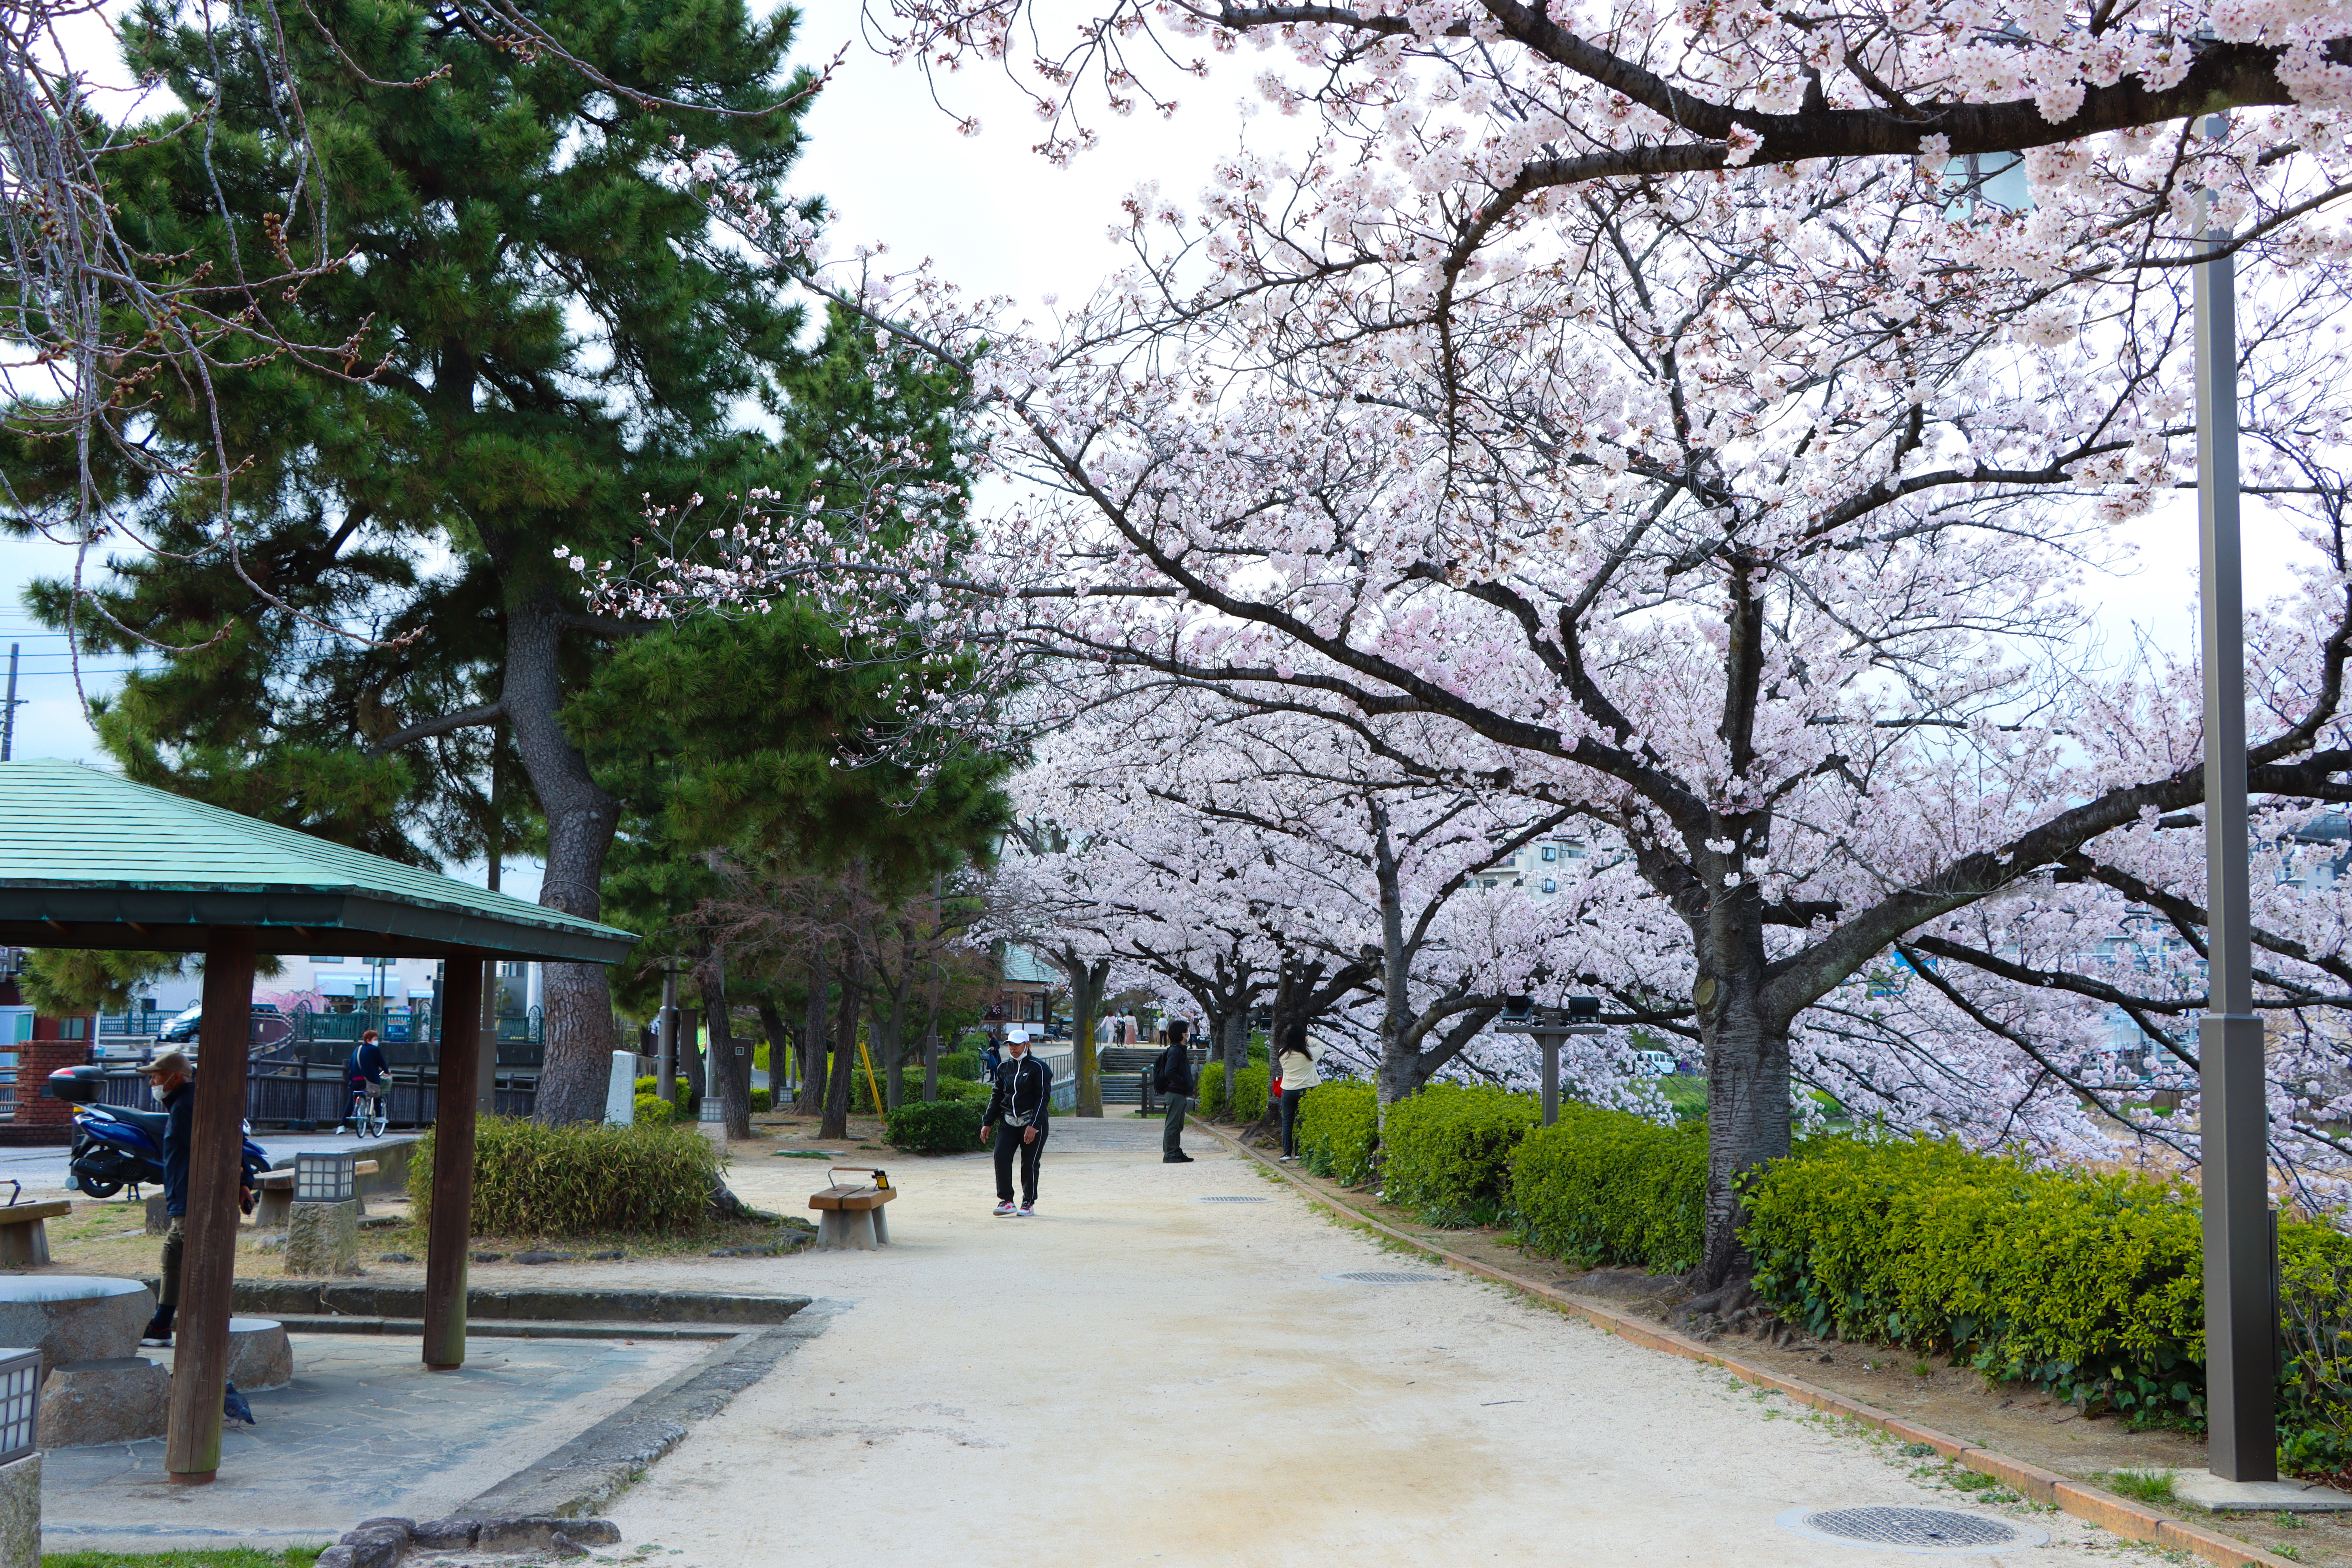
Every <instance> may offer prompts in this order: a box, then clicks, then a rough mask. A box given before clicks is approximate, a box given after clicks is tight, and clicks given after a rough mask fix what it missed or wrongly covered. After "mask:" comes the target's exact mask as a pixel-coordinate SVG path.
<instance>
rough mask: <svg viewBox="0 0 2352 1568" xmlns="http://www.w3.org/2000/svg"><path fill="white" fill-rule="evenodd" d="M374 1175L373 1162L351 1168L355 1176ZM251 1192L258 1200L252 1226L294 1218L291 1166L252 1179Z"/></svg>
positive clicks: (285, 1221) (360, 1163) (364, 1161)
mask: <svg viewBox="0 0 2352 1568" xmlns="http://www.w3.org/2000/svg"><path fill="white" fill-rule="evenodd" d="M375 1173H376V1163H375V1162H374V1161H373V1160H362V1161H361V1162H359V1163H357V1164H355V1165H353V1166H352V1174H353V1175H357V1176H373V1175H374V1174H375ZM253 1192H254V1196H255V1197H256V1198H257V1199H258V1200H259V1201H258V1202H257V1204H256V1205H254V1210H253V1223H254V1224H256V1225H284V1224H286V1223H287V1222H288V1221H289V1220H290V1219H292V1218H293V1217H294V1167H293V1166H291V1165H289V1166H287V1167H286V1168H285V1169H283V1170H278V1171H264V1172H262V1173H261V1174H259V1175H257V1176H256V1177H254V1178H253ZM361 1212H362V1214H364V1213H365V1212H366V1207H365V1205H362V1207H361Z"/></svg>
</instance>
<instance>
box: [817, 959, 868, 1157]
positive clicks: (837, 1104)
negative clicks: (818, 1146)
mask: <svg viewBox="0 0 2352 1568" xmlns="http://www.w3.org/2000/svg"><path fill="white" fill-rule="evenodd" d="M865 971H866V962H865V954H864V952H861V951H860V950H859V948H858V946H857V944H856V942H851V943H850V944H849V955H848V963H847V966H846V967H845V968H844V969H843V971H842V974H841V1026H840V1027H839V1028H838V1029H836V1030H835V1031H834V1037H833V1062H832V1065H831V1066H830V1067H829V1068H826V1070H825V1075H824V1123H823V1125H822V1126H820V1127H819V1128H818V1129H817V1136H819V1137H821V1138H846V1137H848V1136H849V1075H850V1074H852V1073H854V1072H856V1070H857V1002H858V997H859V994H860V993H862V992H863V991H864V990H865V979H866V973H865Z"/></svg>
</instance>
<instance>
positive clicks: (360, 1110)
mask: <svg viewBox="0 0 2352 1568" xmlns="http://www.w3.org/2000/svg"><path fill="white" fill-rule="evenodd" d="M351 1123H352V1133H353V1134H354V1135H356V1136H358V1137H361V1138H381V1137H383V1133H384V1129H385V1128H387V1127H389V1126H391V1125H392V1118H391V1116H390V1114H389V1113H388V1112H386V1111H385V1110H384V1108H383V1090H381V1089H353V1090H352V1112H351Z"/></svg>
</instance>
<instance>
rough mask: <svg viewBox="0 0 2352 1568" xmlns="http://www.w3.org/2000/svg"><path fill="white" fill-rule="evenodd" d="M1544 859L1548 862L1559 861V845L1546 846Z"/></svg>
mask: <svg viewBox="0 0 2352 1568" xmlns="http://www.w3.org/2000/svg"><path fill="white" fill-rule="evenodd" d="M1544 858H1545V859H1547V860H1557V859H1559V845H1557V844H1547V845H1545V846H1544Z"/></svg>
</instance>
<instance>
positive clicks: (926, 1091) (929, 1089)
mask: <svg viewBox="0 0 2352 1568" xmlns="http://www.w3.org/2000/svg"><path fill="white" fill-rule="evenodd" d="M939 1098H940V963H939V960H937V959H933V960H932V961H931V996H930V1003H929V1008H928V1010H927V1011H926V1012H925V1013H924V1015H923V1103H924V1104H926V1105H929V1104H932V1103H933V1102H935V1101H936V1100H938V1099H939Z"/></svg>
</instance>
